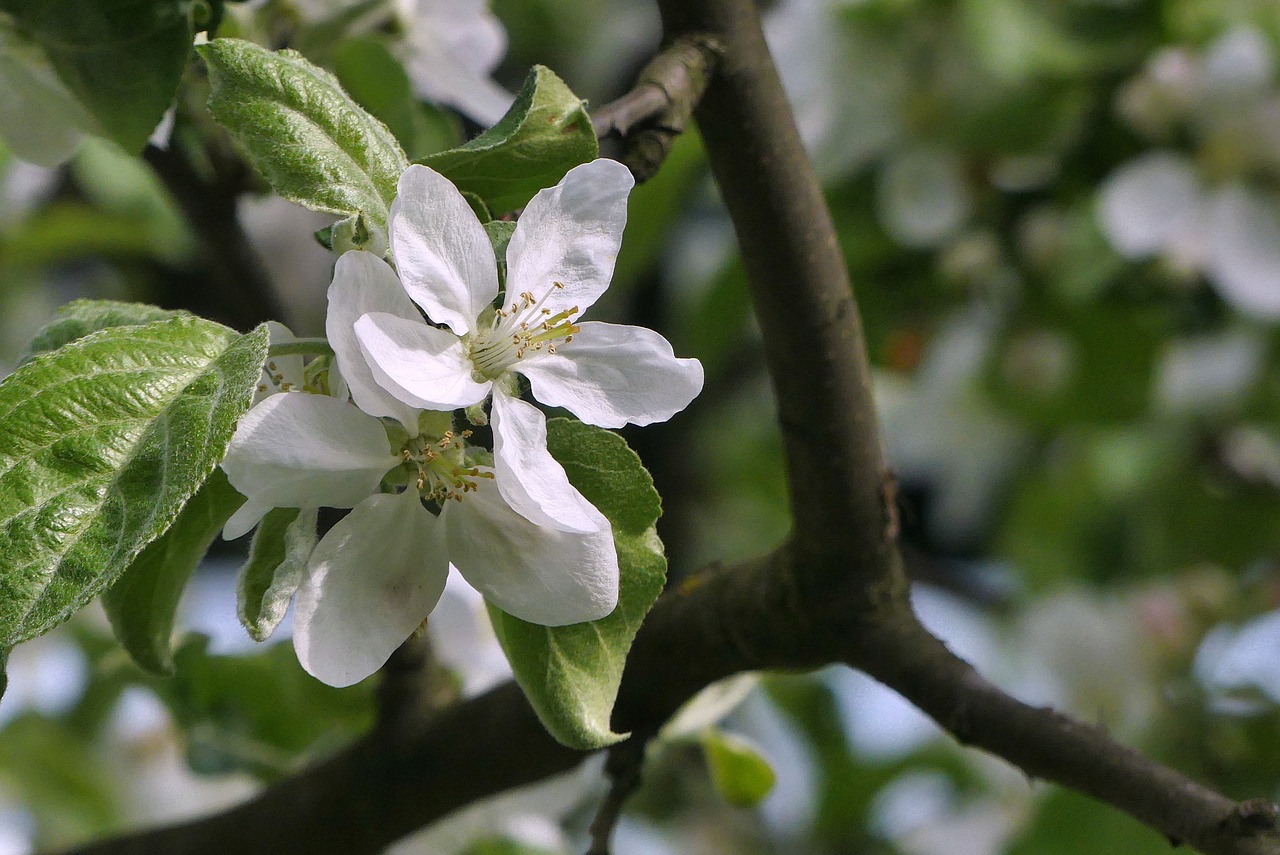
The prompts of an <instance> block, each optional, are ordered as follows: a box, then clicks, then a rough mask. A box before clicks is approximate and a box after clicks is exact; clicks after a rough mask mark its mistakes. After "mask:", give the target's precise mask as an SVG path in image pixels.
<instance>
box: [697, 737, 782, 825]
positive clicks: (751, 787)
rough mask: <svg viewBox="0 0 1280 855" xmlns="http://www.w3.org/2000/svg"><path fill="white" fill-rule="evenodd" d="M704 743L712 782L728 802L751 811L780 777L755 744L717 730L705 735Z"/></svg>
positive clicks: (702, 740)
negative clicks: (750, 808) (775, 773)
mask: <svg viewBox="0 0 1280 855" xmlns="http://www.w3.org/2000/svg"><path fill="white" fill-rule="evenodd" d="M701 742H702V751H703V753H704V755H705V756H706V758H707V768H708V769H709V770H710V772H711V782H712V783H713V784H715V788H716V791H717V792H718V793H720V795H721V796H722V797H723V798H724V800H725V801H727V802H728V803H729V804H731V805H735V806H737V807H746V808H749V807H755V806H756V805H758V804H760V802H761V801H763V800H764V797H765V796H767V795H769V791H770V790H772V789H773V785H774V782H775V781H776V780H777V776H776V775H774V773H773V767H772V766H770V765H769V761H768V760H766V759H765V758H764V757H763V756H761V754H760V749H759V748H757V747H756V745H755V743H753V742H751V741H750V740H748V739H745V738H744V737H741V736H735V735H734V734H732V733H725V732H724V731H722V730H719V729H717V728H714V727H712V728H707V730H706V731H705V732H703V734H702V739H701Z"/></svg>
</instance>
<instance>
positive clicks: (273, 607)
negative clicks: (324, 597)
mask: <svg viewBox="0 0 1280 855" xmlns="http://www.w3.org/2000/svg"><path fill="white" fill-rule="evenodd" d="M316 516H317V514H316V510H315V509H314V508H311V509H309V510H308V509H304V510H298V509H297V508H275V509H274V510H272V511H270V512H269V513H268V514H267V515H266V516H265V517H263V518H262V522H260V523H258V530H257V531H256V532H255V533H254V535H253V544H252V546H250V547H249V560H248V561H246V562H245V565H244V567H242V568H240V579H239V581H238V582H237V584H236V611H237V613H238V614H239V615H240V623H242V624H243V625H244V628H245V629H246V630H247V631H248V632H249V635H250V636H252V637H253V640H254V641H266V640H267V639H268V638H269V637H270V636H271V633H273V632H275V630H276V627H277V626H279V625H280V621H281V620H282V619H283V618H284V613H285V612H286V611H288V609H289V601H290V600H292V599H293V595H294V593H295V592H296V591H297V590H298V585H300V584H302V574H303V572H304V571H305V570H306V567H307V559H308V558H310V557H311V552H312V550H314V549H315V548H316Z"/></svg>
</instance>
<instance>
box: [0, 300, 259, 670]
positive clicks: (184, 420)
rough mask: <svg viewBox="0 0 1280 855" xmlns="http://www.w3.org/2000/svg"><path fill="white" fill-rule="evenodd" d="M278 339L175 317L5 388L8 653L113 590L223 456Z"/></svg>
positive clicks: (1, 640)
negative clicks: (269, 346) (270, 348)
mask: <svg viewBox="0 0 1280 855" xmlns="http://www.w3.org/2000/svg"><path fill="white" fill-rule="evenodd" d="M266 351H267V328H266V327H265V326H261V327H259V328H258V329H256V330H254V331H253V332H252V333H249V334H248V335H243V336H242V335H240V334H238V333H236V332H235V331H234V330H230V329H227V328H226V327H224V326H221V325H220V324H215V323H213V322H211V321H205V320H202V319H200V318H195V317H177V318H171V319H169V320H165V321H156V322H154V323H150V324H146V325H144V326H123V327H114V328H111V329H104V330H100V331H98V332H95V333H93V334H91V335H89V336H86V337H84V338H82V339H80V340H78V341H75V342H72V343H71V344H69V345H67V346H65V347H62V348H60V349H58V350H56V351H52V352H50V353H44V354H41V355H40V356H38V357H36V358H35V359H33V360H32V361H31V362H28V363H27V364H26V365H24V366H22V367H21V368H19V369H18V370H17V371H15V372H14V373H13V374H11V375H10V376H9V377H8V378H6V379H5V381H4V382H3V383H0V533H2V539H0V646H6V645H13V644H16V643H18V642H20V641H24V640H26V639H28V638H32V637H33V636H36V635H40V634H41V633H44V632H47V631H48V630H50V629H52V628H53V627H54V626H56V625H58V624H59V623H61V622H62V621H64V620H66V619H67V618H68V617H69V616H70V615H71V613H72V612H74V611H75V610H76V609H78V608H79V607H80V606H82V605H84V604H85V603H87V602H88V601H89V600H90V599H92V598H93V597H94V596H96V595H97V594H98V593H99V592H100V591H102V590H103V589H104V588H106V587H107V586H108V585H110V584H111V583H112V582H114V581H115V580H116V579H117V578H118V577H119V576H120V574H121V573H123V572H124V570H125V568H127V567H128V566H129V564H130V563H132V561H133V560H134V558H135V557H136V556H137V555H138V553H139V552H141V551H142V549H143V547H145V546H146V545H147V544H148V543H150V542H151V541H153V540H155V539H156V538H157V537H159V536H160V535H161V534H163V533H164V531H165V530H166V529H167V528H168V527H169V526H170V524H172V523H173V521H174V519H175V518H176V517H177V516H178V513H179V511H181V510H182V506H183V505H185V504H186V502H187V500H188V499H190V498H191V496H192V495H193V494H194V493H195V492H196V490H197V489H199V487H200V485H201V484H203V483H204V481H205V479H206V478H207V477H208V475H209V473H210V472H211V471H212V470H213V467H214V466H215V465H216V464H217V463H218V461H219V460H221V459H222V457H223V455H224V453H225V451H226V447H227V443H228V442H229V441H230V439H231V434H232V431H233V430H234V429H235V424H236V421H237V420H238V419H239V418H240V416H241V415H242V414H243V413H244V412H245V411H246V410H247V409H248V408H249V404H250V402H251V401H252V398H253V390H254V387H255V385H256V384H257V382H258V377H259V375H260V373H261V370H262V362H263V360H264V359H265V358H266Z"/></svg>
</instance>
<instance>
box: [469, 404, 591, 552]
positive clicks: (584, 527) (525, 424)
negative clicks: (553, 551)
mask: <svg viewBox="0 0 1280 855" xmlns="http://www.w3.org/2000/svg"><path fill="white" fill-rule="evenodd" d="M489 423H490V424H491V425H493V470H494V476H495V480H496V481H497V482H498V490H499V491H500V492H501V493H502V498H504V499H506V500H507V504H509V505H511V507H512V509H513V510H515V512H516V513H518V514H520V515H521V516H523V517H524V518H525V519H527V520H529V521H530V522H533V523H537V524H538V525H545V526H551V527H552V528H558V529H560V530H561V531H575V532H578V533H579V534H589V533H592V532H597V531H600V529H602V528H604V527H606V526H608V525H609V521H608V520H606V519H605V518H604V516H603V515H602V514H601V513H600V512H599V511H598V510H596V508H595V505H593V504H591V503H590V502H588V501H587V500H586V499H585V498H583V496H582V494H581V493H579V492H578V491H577V489H576V488H574V486H573V485H572V484H570V483H569V476H567V475H565V473H564V467H563V466H561V465H560V463H559V461H557V460H556V459H555V458H554V457H552V456H551V452H549V451H547V420H546V418H545V417H544V416H543V415H542V411H541V410H539V409H538V408H537V407H535V406H533V405H532V404H528V403H526V402H524V401H521V400H520V399H519V398H512V397H510V396H509V395H506V394H504V393H502V392H494V395H493V410H492V413H491V414H490V422H489Z"/></svg>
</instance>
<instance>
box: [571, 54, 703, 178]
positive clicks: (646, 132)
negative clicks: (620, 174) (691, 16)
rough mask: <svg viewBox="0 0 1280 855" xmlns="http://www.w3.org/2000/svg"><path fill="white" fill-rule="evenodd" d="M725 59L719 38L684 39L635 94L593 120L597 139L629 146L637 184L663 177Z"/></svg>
mask: <svg viewBox="0 0 1280 855" xmlns="http://www.w3.org/2000/svg"><path fill="white" fill-rule="evenodd" d="M719 59H720V44H719V42H718V41H717V40H716V39H715V38H713V37H712V36H710V35H708V34H706V33H682V34H680V35H678V36H676V37H675V38H674V39H672V40H671V42H670V44H668V45H667V47H665V48H664V49H663V50H662V52H661V53H659V54H658V55H657V56H655V57H654V58H653V60H652V61H650V63H649V64H648V65H646V66H645V67H644V69H643V70H642V71H641V72H640V74H639V75H638V76H637V78H636V85H635V86H634V87H632V89H631V91H630V92H627V93H626V94H625V95H623V96H622V97H621V98H618V99H617V100H616V101H613V102H611V103H609V104H605V105H604V106H603V107H601V108H600V109H599V110H597V111H596V112H595V114H594V115H593V116H592V118H591V124H592V125H593V126H594V127H595V131H596V136H598V137H601V138H603V137H607V136H615V137H620V138H622V139H623V140H624V142H625V149H624V152H623V156H622V162H623V163H625V164H626V165H627V166H628V168H630V169H631V173H632V174H633V175H634V176H635V178H636V181H637V182H644V181H647V180H649V179H650V178H652V177H653V176H654V175H655V174H657V172H658V168H659V167H660V166H662V163H663V161H665V160H666V159H667V155H668V154H669V153H670V152H671V145H672V143H674V142H675V138H676V137H677V136H679V135H680V134H682V133H683V132H684V129H685V128H686V127H687V126H688V124H689V120H690V117H691V116H692V115H693V110H694V108H695V107H696V106H697V105H698V101H699V100H701V98H702V94H703V92H705V91H706V88H707V81H708V80H710V78H711V75H712V74H713V73H714V71H715V68H716V63H717V62H718V61H719Z"/></svg>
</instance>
